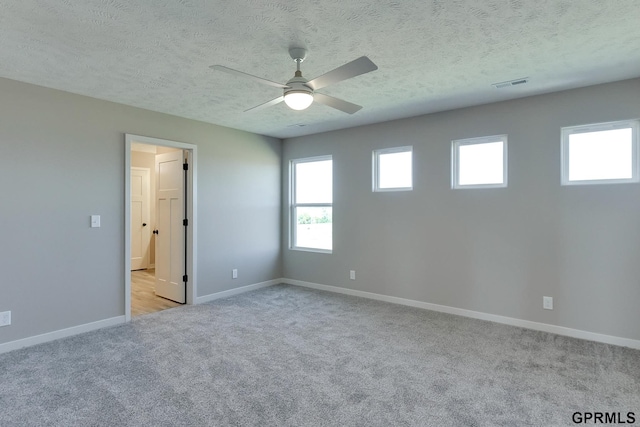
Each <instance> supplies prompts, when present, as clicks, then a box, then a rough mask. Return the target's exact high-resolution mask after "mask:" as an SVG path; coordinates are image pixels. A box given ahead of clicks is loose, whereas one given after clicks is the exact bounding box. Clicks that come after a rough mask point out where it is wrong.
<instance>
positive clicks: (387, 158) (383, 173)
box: [378, 151, 412, 188]
mask: <svg viewBox="0 0 640 427" xmlns="http://www.w3.org/2000/svg"><path fill="white" fill-rule="evenodd" d="M411 176H412V173H411V151H404V152H400V153H382V154H379V155H378V188H407V187H409V188H410V187H411V186H412V179H411Z"/></svg>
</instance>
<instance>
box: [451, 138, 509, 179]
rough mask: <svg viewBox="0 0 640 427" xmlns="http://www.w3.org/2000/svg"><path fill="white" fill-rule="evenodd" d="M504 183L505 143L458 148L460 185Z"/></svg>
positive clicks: (461, 146) (489, 143)
mask: <svg viewBox="0 0 640 427" xmlns="http://www.w3.org/2000/svg"><path fill="white" fill-rule="evenodd" d="M503 183H504V143H503V142H502V141H497V142H488V143H484V144H469V145H459V146H458V185H482V184H503Z"/></svg>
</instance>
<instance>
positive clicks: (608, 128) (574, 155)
mask: <svg viewBox="0 0 640 427" xmlns="http://www.w3.org/2000/svg"><path fill="white" fill-rule="evenodd" d="M561 133H562V185H574V184H607V183H609V184H612V183H625V182H638V120H628V121H620V122H610V123H598V124H591V125H584V126H571V127H564V128H562V132H561Z"/></svg>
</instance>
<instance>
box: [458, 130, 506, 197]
mask: <svg viewBox="0 0 640 427" xmlns="http://www.w3.org/2000/svg"><path fill="white" fill-rule="evenodd" d="M507 140H508V136H507V135H493V136H482V137H478V138H465V139H456V140H453V141H451V188H453V189H455V190H459V189H467V188H505V187H506V186H507V184H508V182H507V178H508V176H509V172H508V158H509V155H508V151H507V145H508V144H507ZM498 141H502V182H501V183H499V184H467V185H460V184H458V171H459V168H460V165H459V161H458V160H459V159H458V147H460V146H464V145H478V144H487V143H490V142H498Z"/></svg>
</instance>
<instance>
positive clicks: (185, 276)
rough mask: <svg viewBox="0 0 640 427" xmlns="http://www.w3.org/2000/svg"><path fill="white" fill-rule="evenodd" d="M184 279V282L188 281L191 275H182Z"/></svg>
mask: <svg viewBox="0 0 640 427" xmlns="http://www.w3.org/2000/svg"><path fill="white" fill-rule="evenodd" d="M182 281H183V282H185V283H186V282H188V281H189V276H187V275H186V274H185V275H184V276H182Z"/></svg>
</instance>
